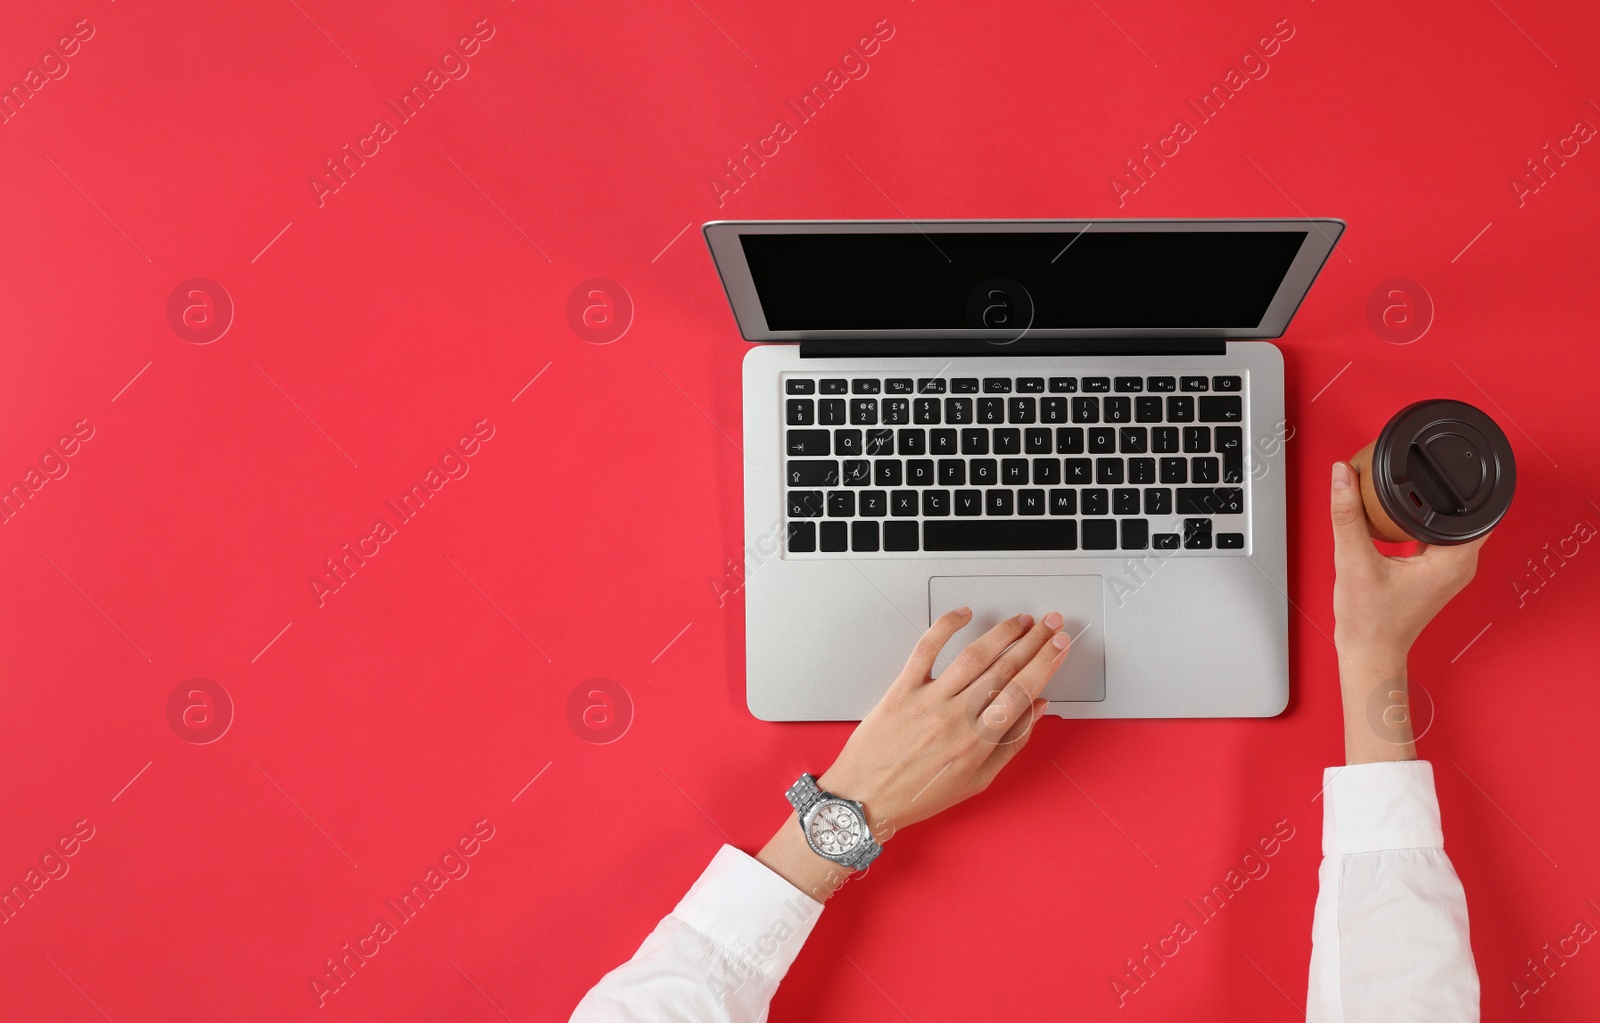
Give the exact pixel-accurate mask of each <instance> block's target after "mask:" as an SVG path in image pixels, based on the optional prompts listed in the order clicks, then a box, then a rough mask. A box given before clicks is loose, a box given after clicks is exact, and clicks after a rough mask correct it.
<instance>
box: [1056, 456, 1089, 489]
mask: <svg viewBox="0 0 1600 1023" xmlns="http://www.w3.org/2000/svg"><path fill="white" fill-rule="evenodd" d="M1061 464H1062V468H1063V469H1064V470H1065V473H1064V475H1063V476H1062V477H1061V478H1062V481H1063V482H1064V483H1067V484H1069V485H1071V486H1086V485H1088V484H1090V483H1093V482H1094V463H1093V462H1091V461H1090V460H1089V459H1087V458H1068V459H1064V460H1063V461H1062V463H1061Z"/></svg>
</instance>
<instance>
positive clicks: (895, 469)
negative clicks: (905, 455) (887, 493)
mask: <svg viewBox="0 0 1600 1023" xmlns="http://www.w3.org/2000/svg"><path fill="white" fill-rule="evenodd" d="M872 485H873V486H876V487H898V486H899V485H900V460H899V459H898V458H879V459H876V460H875V461H873V463H872Z"/></svg>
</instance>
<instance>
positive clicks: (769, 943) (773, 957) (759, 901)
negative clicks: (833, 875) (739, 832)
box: [672, 845, 822, 982]
mask: <svg viewBox="0 0 1600 1023" xmlns="http://www.w3.org/2000/svg"><path fill="white" fill-rule="evenodd" d="M821 914H822V904H821V903H819V902H817V901H816V900H814V899H812V898H811V897H810V896H809V895H807V894H806V893H805V892H802V891H801V890H800V889H798V888H796V887H795V886H794V885H792V884H790V883H789V882H788V881H785V880H784V879H783V878H781V877H779V876H778V875H777V874H775V873H773V872H772V871H771V870H769V869H768V868H767V867H766V866H765V865H763V864H762V863H761V862H760V861H758V860H756V859H755V858H754V857H751V856H748V855H746V854H745V853H743V852H741V851H739V850H738V849H735V848H734V847H733V846H731V845H725V846H723V847H722V848H721V849H719V850H717V855H716V856H715V857H713V858H712V860H711V865H710V866H708V867H706V869H705V872H704V873H703V874H701V875H700V879H699V880H698V881H696V882H695V883H694V887H693V888H690V889H689V894H687V895H685V896H684V897H683V901H682V902H680V903H678V908H677V909H675V910H673V911H672V915H673V916H675V917H677V918H678V919H680V920H682V921H683V922H684V923H686V924H688V925H689V926H690V927H692V928H694V929H695V930H697V931H699V932H700V933H701V934H704V935H706V936H707V937H708V938H710V939H711V940H712V941H713V942H715V943H716V944H717V945H719V946H720V947H722V948H724V949H726V950H727V951H728V952H729V954H730V955H731V956H733V957H734V958H735V959H737V960H739V961H741V962H743V963H745V964H747V965H749V966H753V967H755V968H757V969H760V970H761V971H762V972H764V973H766V974H767V975H769V976H770V977H771V978H772V979H773V981H774V982H776V981H780V980H782V979H783V975H784V974H786V973H788V972H789V966H790V964H791V963H793V962H794V957H795V956H796V955H798V954H799V952H800V947H801V946H802V945H804V944H805V940H806V938H807V936H809V935H810V934H811V928H812V927H813V926H815V925H816V922H817V918H818V917H819V916H820V915H821Z"/></svg>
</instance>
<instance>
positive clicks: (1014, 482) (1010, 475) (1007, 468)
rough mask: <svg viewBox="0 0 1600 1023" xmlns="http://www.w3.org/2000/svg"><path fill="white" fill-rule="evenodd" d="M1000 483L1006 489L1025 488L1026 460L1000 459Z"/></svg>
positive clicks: (1026, 477)
mask: <svg viewBox="0 0 1600 1023" xmlns="http://www.w3.org/2000/svg"><path fill="white" fill-rule="evenodd" d="M1000 482H1001V483H1003V484H1005V485H1006V486H1008V487H1022V486H1027V483H1028V460H1027V459H1026V458H1004V459H1001V461H1000Z"/></svg>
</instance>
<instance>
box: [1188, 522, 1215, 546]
mask: <svg viewBox="0 0 1600 1023" xmlns="http://www.w3.org/2000/svg"><path fill="white" fill-rule="evenodd" d="M1183 546H1184V549H1185V550H1191V551H1209V550H1210V549H1211V520H1210V519H1184V520H1183Z"/></svg>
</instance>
